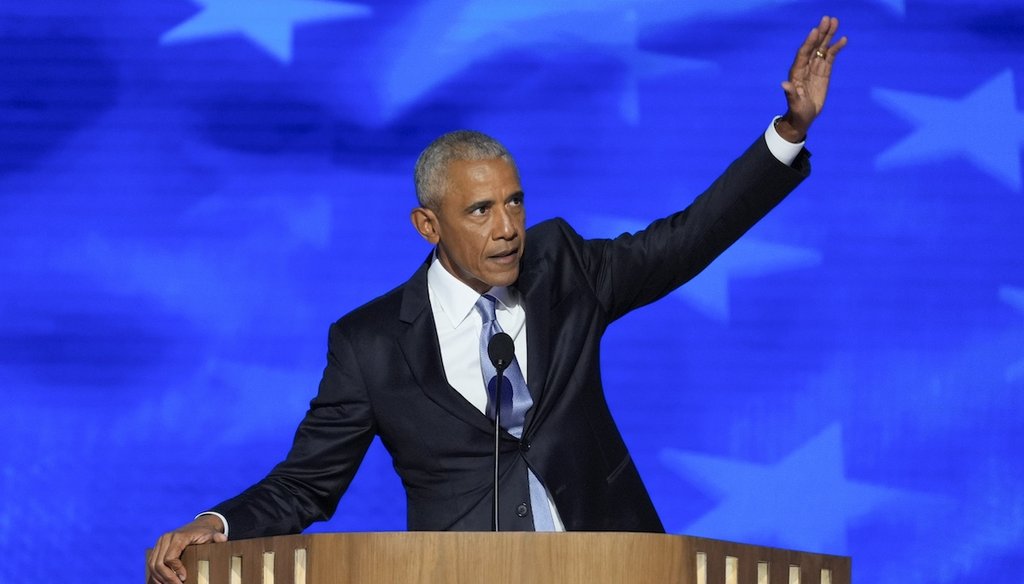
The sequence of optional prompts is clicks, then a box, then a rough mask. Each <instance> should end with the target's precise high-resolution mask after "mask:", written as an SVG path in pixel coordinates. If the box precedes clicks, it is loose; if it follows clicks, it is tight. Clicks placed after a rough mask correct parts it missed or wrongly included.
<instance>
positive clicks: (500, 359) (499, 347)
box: [487, 333, 516, 531]
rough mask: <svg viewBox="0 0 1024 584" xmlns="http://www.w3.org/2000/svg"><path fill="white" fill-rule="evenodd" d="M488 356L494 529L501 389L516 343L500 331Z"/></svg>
mask: <svg viewBox="0 0 1024 584" xmlns="http://www.w3.org/2000/svg"><path fill="white" fill-rule="evenodd" d="M487 356H488V357H489V358H490V360H491V365H494V370H495V372H496V373H497V375H495V376H494V531H500V529H499V528H498V453H499V451H500V447H499V443H500V440H501V390H502V388H503V387H504V386H505V376H504V374H505V370H506V369H508V366H509V365H511V364H512V360H513V359H515V358H516V345H515V343H514V342H512V337H510V336H508V334H507V333H498V334H496V335H494V336H493V337H491V340H490V341H489V342H488V343H487Z"/></svg>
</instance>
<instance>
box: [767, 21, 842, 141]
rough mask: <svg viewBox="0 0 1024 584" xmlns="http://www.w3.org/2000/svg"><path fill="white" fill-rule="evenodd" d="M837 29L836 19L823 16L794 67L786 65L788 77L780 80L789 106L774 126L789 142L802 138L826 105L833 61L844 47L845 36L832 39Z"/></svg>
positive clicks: (794, 60) (797, 54) (805, 43)
mask: <svg viewBox="0 0 1024 584" xmlns="http://www.w3.org/2000/svg"><path fill="white" fill-rule="evenodd" d="M838 29H839V19H837V18H834V17H829V16H823V17H822V18H821V22H820V23H818V26H816V27H814V28H813V29H811V32H810V33H808V35H807V39H806V40H805V41H804V44H802V45H801V46H800V48H799V49H798V50H797V52H796V58H795V59H793V66H792V67H790V68H789V79H788V80H786V81H783V82H782V89H783V91H785V92H786V103H787V105H788V107H789V109H788V111H786V114H785V115H784V116H783V117H782V119H780V120H779V121H778V123H777V124H776V126H775V128H776V130H778V132H779V135H781V136H782V137H783V138H785V139H786V140H789V141H790V142H800V141H802V140H803V139H804V138H805V137H806V136H807V131H808V130H809V129H810V127H811V124H812V123H813V122H814V120H815V118H817V117H818V114H820V113H821V109H822V108H823V107H825V96H826V95H828V83H829V79H830V78H831V76H832V63H833V62H835V59H836V55H838V54H839V51H841V50H842V49H843V47H845V46H846V37H842V38H840V39H839V40H838V41H836V42H835V43H833V42H832V38H833V37H834V36H835V34H836V30H838Z"/></svg>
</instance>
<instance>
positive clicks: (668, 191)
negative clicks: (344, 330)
mask: <svg viewBox="0 0 1024 584" xmlns="http://www.w3.org/2000/svg"><path fill="white" fill-rule="evenodd" d="M829 11H838V12H839V14H838V16H839V17H840V18H841V23H842V24H841V29H842V32H844V33H845V34H847V35H849V36H850V39H851V41H850V45H849V46H848V48H847V49H846V51H845V52H844V54H842V55H841V58H840V59H839V62H838V64H837V67H836V69H835V77H834V83H833V86H832V93H831V94H830V96H829V101H828V104H827V106H826V108H825V112H824V115H823V117H822V118H821V119H820V120H819V123H818V124H817V125H816V126H815V127H814V128H813V131H812V135H811V137H810V140H809V142H808V148H809V149H810V150H811V151H812V152H813V153H814V156H813V165H814V170H813V173H812V176H811V178H810V179H809V180H808V181H807V182H806V183H805V184H804V185H803V186H801V187H800V188H799V189H798V190H797V192H796V193H794V194H793V195H792V196H791V197H790V198H789V199H787V200H786V201H785V202H784V203H783V204H782V205H781V206H780V207H779V208H778V209H777V210H775V211H774V212H773V213H772V214H771V215H770V216H769V217H768V218H767V219H766V220H764V221H763V222H762V223H761V224H759V225H758V226H757V227H755V228H754V229H753V230H752V231H751V232H750V233H749V234H748V235H747V236H746V237H745V238H744V239H743V240H742V241H741V242H740V243H738V244H737V245H735V246H734V247H733V248H732V249H730V250H729V251H728V252H726V254H725V255H724V256H722V257H721V258H720V260H719V261H718V262H717V263H715V264H714V265H713V266H712V267H711V268H709V269H708V270H706V271H705V273H703V274H701V275H700V276H699V277H698V278H696V279H695V280H694V281H693V282H692V283H690V284H688V285H687V286H685V287H684V288H682V289H680V290H679V291H678V292H676V293H674V294H672V295H671V296H669V297H668V298H665V299H664V300H662V301H660V302H658V303H657V304H656V305H653V306H651V307H648V308H644V309H642V310H640V311H638V312H636V313H634V314H632V315H631V316H629V317H628V318H626V319H624V320H622V321H620V322H619V323H617V324H616V325H614V326H613V328H612V329H611V330H610V332H609V334H608V336H607V337H606V339H605V342H604V347H603V354H604V365H605V367H604V371H605V380H606V382H607V390H608V394H609V400H610V401H611V403H612V407H613V410H614V412H615V415H616V416H617V419H618V421H619V423H620V424H621V427H622V430H623V432H624V433H625V435H626V438H627V441H628V443H629V446H630V449H631V451H632V453H633V455H634V457H635V459H636V461H637V463H638V465H639V467H640V470H641V473H642V474H643V476H644V478H645V480H646V482H647V485H648V486H649V488H650V490H651V493H652V496H653V498H654V500H655V503H656V505H657V507H658V509H659V511H660V513H661V515H662V517H663V519H664V521H665V524H666V526H667V528H668V529H669V531H671V532H673V533H687V534H696V535H703V536H710V537H716V538H725V539H732V540H739V541H744V542H751V543H758V544H765V545H771V546H783V547H792V548H799V549H806V550H812V551H822V552H830V553H838V554H851V555H852V556H853V557H854V567H855V568H854V569H855V578H856V580H857V581H858V582H865V583H866V582H871V583H888V582H892V583H901V584H908V583H928V584H934V583H941V582H956V583H965V582H978V583H985V584H992V583H1001V582H1006V583H1014V584H1016V583H1019V582H1021V581H1022V580H1024V576H1021V575H1020V566H1021V565H1024V480H1022V479H1024V455H1022V445H1024V401H1022V400H1024V398H1022V391H1024V261H1022V258H1021V254H1022V251H1024V187H1022V180H1024V172H1022V169H1021V146H1022V143H1024V110H1022V106H1021V103H1022V98H1021V94H1022V87H1024V33H1022V31H1024V6H1022V5H1021V3H1020V2H1019V0H1001V1H986V2H979V1H978V0H953V1H945V2H938V1H937V0H860V1H856V2H843V3H840V4H836V3H833V2H822V1H798V0H708V1H695V0H671V1H668V0H665V1H639V0H617V1H611V0H609V1H598V0H587V1H566V2H557V1H552V0H519V1H514V2H484V1H478V0H464V1H454V2H452V1H444V0H423V1H416V2H398V1H394V0H390V1H379V2H370V1H367V2H339V1H333V0H111V1H107V2H85V1H81V0H43V1H40V0H4V2H3V3H2V4H0V35H2V39H0V386H2V388H3V394H2V395H3V397H2V404H3V405H2V418H0V419H2V422H0V470H2V472H0V552H2V553H0V556H2V557H3V561H2V562H0V582H4V583H7V582H12V583H16V582H43V581H58V580H59V581H63V582H99V581H102V582H118V583H120V582H125V583H128V582H140V581H141V580H142V577H143V554H144V550H145V549H146V547H148V546H149V545H151V544H152V542H153V541H154V540H155V538H156V537H157V536H158V535H159V534H160V533H162V532H163V531H164V530H167V529H169V528H172V527H175V526H177V525H179V524H181V523H183V522H186V521H188V520H190V519H191V517H192V516H193V515H194V514H195V513H196V512H198V511H201V510H203V509H204V508H206V507H207V506H209V505H211V504H213V503H216V502H218V501H220V500H222V499H224V498H227V497H229V496H231V495H234V494H236V493H237V492H239V491H240V490H241V489H243V488H244V487H246V486H248V485H249V484H251V483H252V482H254V481H256V480H258V479H259V478H260V477H262V476H263V474H264V473H266V472H267V471H268V470H269V469H270V467H271V466H272V465H273V464H274V463H275V462H276V461H277V460H278V459H279V458H280V457H282V456H283V455H284V454H285V452H286V450H287V448H288V445H289V443H290V439H291V435H292V432H293V430H294V427H295V425H296V424H297V422H298V421H299V419H300V418H301V417H302V415H303V412H304V411H305V407H306V404H307V402H308V400H309V399H310V398H311V397H312V396H313V395H314V393H315V391H316V387H317V381H318V379H319V375H320V372H321V369H322V367H323V365H324V355H325V351H326V336H327V327H328V325H329V324H330V323H331V322H332V321H333V320H335V319H336V318H337V317H339V316H341V315H342V314H344V313H345V312H347V311H349V310H351V309H353V308H355V307H357V306H359V305H360V304H362V303H364V302H366V301H368V300H370V299H372V298H373V297H375V296H376V295H378V294H381V293H383V292H384V291H386V290H388V289H390V288H391V287H393V286H395V285H397V284H398V283H399V282H401V281H403V280H404V279H405V278H407V277H408V276H409V275H410V274H411V273H412V272H413V271H414V269H415V268H416V266H417V265H418V264H419V262H420V261H421V260H422V259H423V258H424V257H425V256H426V254H427V253H428V251H429V250H428V247H427V245H426V244H425V243H424V242H423V241H421V240H420V239H419V238H418V236H416V235H415V234H414V232H413V229H412V228H411V226H410V224H409V222H408V212H409V210H410V209H411V208H412V207H413V205H414V194H413V188H412V178H411V174H412V165H413V162H414V160H415V158H416V156H417V154H418V153H419V151H420V150H421V149H422V148H423V147H424V146H425V145H426V144H427V143H428V142H429V141H430V140H431V139H432V138H433V137H435V136H436V135H438V134H440V133H442V132H445V131H448V130H452V129H456V128H463V127H468V128H476V129H480V130H482V131H485V132H488V133H490V134H493V135H494V136H496V137H498V138H499V139H501V140H502V141H504V142H505V143H506V144H507V145H508V146H509V147H510V149H511V150H512V151H513V152H514V153H516V154H517V156H518V161H519V164H520V168H521V171H522V179H523V184H524V187H525V191H526V193H527V201H528V205H527V208H528V210H529V223H535V222H538V221H540V220H542V219H546V218H550V217H553V216H561V217H565V218H566V219H568V220H569V221H570V222H571V223H572V224H574V225H575V226H576V227H577V228H578V229H579V230H580V231H581V232H583V233H584V234H586V235H588V236H593V237H604V236H614V235H617V234H619V233H621V232H623V231H632V230H636V229H639V228H641V227H642V226H644V225H645V224H646V223H647V222H648V221H650V220H651V219H654V218H657V217H659V216H662V215H664V214H667V213H669V212H671V211H673V210H676V209H679V208H681V207H684V206H686V205H687V204H688V203H689V202H690V201H691V200H692V199H693V197H694V196H696V195H697V194H698V193H699V192H700V191H701V190H702V189H703V187H704V186H706V185H707V184H708V183H709V182H710V181H711V180H712V179H713V178H714V177H715V176H716V175H717V174H718V172H719V171H720V170H721V169H722V168H723V167H724V166H725V165H726V164H727V163H728V162H729V161H730V160H731V159H732V158H734V157H735V156H737V155H738V154H739V153H740V152H741V151H742V150H743V149H744V148H745V147H746V146H747V145H748V144H749V143H750V142H751V141H753V140H754V139H756V138H757V137H758V136H759V134H761V133H762V132H763V130H764V129H765V128H766V127H767V125H768V123H769V121H770V119H771V117H772V116H773V115H774V114H776V113H781V111H782V108H783V107H784V99H783V95H782V91H781V89H780V88H779V83H780V82H781V81H782V80H783V79H784V78H785V75H786V72H787V69H788V67H789V64H790V61H791V59H792V55H793V53H794V51H795V49H796V47H797V46H798V45H799V44H800V42H801V41H802V39H803V38H804V36H805V35H806V34H807V31H808V30H809V29H810V27H811V26H812V25H813V24H814V23H816V22H817V20H818V19H819V18H820V16H821V15H822V14H823V13H826V12H829ZM426 438H427V439H429V437H426ZM404 526H405V504H404V498H403V493H402V489H401V485H400V483H399V481H398V479H397V478H396V477H395V475H394V473H393V471H392V469H391V464H390V461H389V460H388V459H387V456H386V454H385V453H384V451H383V449H382V448H380V446H379V445H378V444H375V445H374V447H373V450H372V451H371V454H370V456H369V457H368V459H367V461H366V463H365V464H364V466H363V468H362V469H361V470H360V472H359V474H358V476H357V477H356V480H355V482H354V484H353V486H352V488H351V490H350V492H349V493H348V494H347V495H346V496H345V497H344V499H343V501H342V503H341V506H340V508H339V509H338V512H337V515H336V516H335V517H334V519H333V520H332V521H330V522H328V523H326V524H322V525H318V526H316V527H315V528H314V529H316V530H330V531H345V530H358V531H364V530H367V531H368V530H401V529H404Z"/></svg>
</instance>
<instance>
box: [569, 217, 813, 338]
mask: <svg viewBox="0 0 1024 584" xmlns="http://www.w3.org/2000/svg"><path fill="white" fill-rule="evenodd" d="M587 226H588V227H589V230H590V231H592V232H594V233H602V234H605V235H607V234H618V233H635V232H637V231H639V230H641V229H643V228H644V227H646V225H644V224H642V223H640V222H639V221H633V220H629V219H617V218H607V217H594V218H592V219H591V220H590V221H589V222H588V223H587ZM820 264H821V253H819V252H818V251H817V250H814V249H810V248H806V247H798V246H794V245H787V244H782V243H772V242H768V241H764V240H760V239H756V238H753V237H744V238H742V239H740V240H739V241H737V242H736V243H734V244H732V246H731V247H729V249H727V250H726V251H725V253H723V254H722V255H721V256H719V257H718V259H716V260H715V261H713V262H711V265H710V266H708V267H707V268H705V269H704V271H703V272H701V273H700V274H699V275H698V276H697V277H696V278H694V279H692V280H690V281H689V282H687V283H686V284H684V285H683V287H682V288H679V289H678V290H676V291H675V292H673V293H672V297H673V298H678V299H680V300H682V301H683V302H685V303H687V304H688V305H690V307H691V308H693V309H694V310H696V311H698V312H700V313H701V314H703V315H704V316H706V317H708V318H710V319H713V320H716V321H718V322H721V323H727V322H729V315H730V311H729V283H730V282H731V281H733V280H737V279H743V278H756V277H759V276H767V275H769V274H776V273H779V272H786V271H789V270H798V269H803V268H811V267H814V266H817V265H820Z"/></svg>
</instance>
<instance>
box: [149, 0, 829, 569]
mask: <svg viewBox="0 0 1024 584" xmlns="http://www.w3.org/2000/svg"><path fill="white" fill-rule="evenodd" d="M837 27H838V21H836V19H833V18H828V17H826V18H823V19H822V21H821V23H820V24H819V25H818V26H817V27H816V28H815V29H813V30H812V31H811V33H810V34H809V35H808V37H807V39H806V40H805V42H804V44H803V45H802V46H801V48H800V49H799V50H798V52H797V57H796V59H795V61H794V64H793V67H792V68H791V70H790V75H789V79H788V81H786V82H784V83H783V88H784V90H785V92H786V96H787V103H788V111H787V113H786V114H785V115H784V116H781V117H779V118H776V120H774V121H773V124H772V126H770V127H769V128H768V130H767V131H766V132H765V135H764V136H763V137H759V138H758V139H757V140H756V141H755V142H754V144H753V145H752V146H751V147H750V148H749V149H748V150H747V151H746V152H745V153H744V154H743V155H742V156H741V157H740V158H738V159H737V160H736V161H735V162H733V163H732V164H731V165H730V166H729V168H728V169H727V170H726V171H725V173H723V175H722V176H721V177H719V178H718V179H717V180H716V181H715V182H714V184H712V185H711V187H710V188H709V189H708V190H707V191H705V192H704V193H703V194H702V195H701V196H700V197H698V198H697V199H696V200H695V201H694V203H693V204H691V205H690V206H689V207H688V208H687V209H686V210H684V211H681V212H679V213H676V214H674V215H671V216H669V217H667V218H665V219H661V220H658V221H655V222H654V223H652V224H651V225H650V226H649V227H648V228H647V229H645V230H643V231H641V232H639V233H637V234H634V235H623V236H620V237H618V238H616V239H614V240H584V239H583V238H581V237H580V236H579V235H578V234H577V233H576V232H575V231H573V230H572V228H571V227H570V226H569V225H568V224H567V223H565V222H564V221H562V220H557V219H556V220H550V221H545V222H542V223H540V224H538V225H536V226H534V227H532V228H531V229H529V230H527V229H526V227H525V225H526V218H525V206H524V195H523V192H522V188H521V186H520V183H519V175H518V171H517V169H516V167H515V164H514V161H513V160H512V157H511V155H510V154H509V153H508V152H507V150H505V148H504V147H503V146H502V145H501V144H500V143H498V142H497V141H495V140H494V139H492V138H490V137H488V136H485V135H483V134H480V133H477V132H466V131H462V132H454V133H451V134H446V135H444V136H442V137H440V138H438V139H437V140H435V141H434V143H432V144H431V145H430V146H429V147H428V148H427V149H426V150H425V151H424V153H423V154H422V155H421V156H420V159H419V161H418V162H417V165H416V188H417V196H418V198H419V206H418V207H417V208H416V209H414V210H413V211H412V214H411V219H412V223H413V226H414V227H415V229H416V230H417V232H419V233H420V235H421V236H422V237H423V238H424V239H425V240H427V241H428V242H429V243H431V244H432V245H433V246H434V250H433V252H432V253H431V254H430V256H429V257H428V258H427V260H426V261H425V262H424V263H423V265H421V266H420V268H419V269H418V270H417V271H416V273H415V274H414V275H413V276H412V278H410V279H409V280H408V281H407V282H405V283H404V284H402V285H401V286H399V287H398V288H395V289H394V290H392V291H390V292H388V293H387V294H385V295H383V296H381V297H379V298H377V299H375V300H373V301H371V302H370V303H368V304H366V305H364V306H362V307H360V308H358V309H356V310H354V311H353V312H351V313H349V314H348V315H346V316H344V317H343V318H341V319H340V320H339V321H337V322H336V323H335V324H334V325H333V326H332V327H331V332H330V339H329V350H328V363H327V366H326V368H325V370H324V375H323V379H322V381H321V383H320V387H319V392H318V394H317V396H316V398H314V399H313V401H312V402H311V403H310V408H309V411H308V412H307V414H306V416H305V418H304V420H303V421H302V423H301V424H300V426H299V428H298V430H297V432H296V435H295V440H294V443H293V446H292V449H291V451H290V452H289V454H288V456H287V458H286V459H285V460H284V461H283V462H282V463H280V464H279V465H277V466H276V467H275V468H274V469H273V470H272V471H271V473H270V474H269V475H268V476H267V477H266V478H264V479H263V480H262V481H260V482H259V483H257V484H256V485H254V486H253V487H251V488H249V489H248V490H246V491H245V492H244V493H242V494H240V495H238V496H237V497H234V498H232V499H230V500H228V501H225V502H224V503H221V504H220V505H218V506H216V507H215V508H214V509H212V510H211V511H209V512H207V513H203V514H201V515H200V516H198V517H197V518H196V519H195V520H194V521H193V522H191V523H189V524H187V525H185V526H183V527H182V528H180V529H178V530H175V531H173V532H170V533H168V534H165V535H164V536H162V537H161V538H160V539H159V540H158V541H157V544H156V546H155V548H154V553H153V554H152V556H151V559H150V566H149V567H150V573H151V578H152V579H153V581H156V582H162V583H164V584H169V583H171V582H175V581H176V580H177V579H179V578H183V575H184V568H183V567H182V565H181V563H180V561H179V560H178V557H179V556H180V554H181V551H182V550H183V549H184V547H185V546H186V545H188V544H191V543H202V542H207V541H224V540H226V539H227V537H228V535H230V536H231V537H233V538H246V537H258V536H266V535H275V534H284V533H297V532H299V531H301V530H302V529H304V528H305V527H307V526H308V525H309V524H310V523H312V522H313V521H317V520H323V519H326V518H328V517H330V516H331V515H332V514H333V512H334V510H335V508H336V506H337V504H338V501H339V499H340V497H341V495H342V493H343V492H344V491H345V489H346V488H347V487H348V484H349V482H350V481H351V479H352V477H353V475H354V474H355V471H356V469H357V468H358V466H359V463H360V462H361V460H362V457H363V455H364V454H365V452H366V449H367V448H368V447H369V445H370V443H371V441H372V440H373V438H374V437H380V438H381V441H382V442H383V444H384V446H385V447H386V448H387V450H388V451H389V452H390V454H391V456H392V458H393V461H394V466H395V469H396V471H397V472H398V474H399V475H400V477H401V479H402V482H403V485H404V487H405V490H406V495H407V507H408V525H409V528H410V529H415V530H490V529H493V528H494V527H495V526H494V521H495V519H494V509H493V508H492V501H493V499H492V495H493V472H494V471H493V466H492V464H493V457H492V452H493V447H494V442H493V432H494V424H493V421H492V420H491V419H489V418H488V416H487V415H486V413H487V411H488V408H491V409H494V408H495V407H496V406H494V405H493V404H491V405H490V406H489V405H488V400H489V398H488V394H487V390H486V381H487V380H488V379H489V378H490V375H491V373H489V372H488V370H487V367H488V364H487V361H488V358H487V356H486V352H485V351H484V347H485V345H486V344H487V339H488V338H491V336H492V334H493V332H494V331H495V330H502V331H504V332H506V333H508V334H509V335H510V336H511V338H512V339H513V343H514V346H515V349H516V350H515V355H516V359H515V361H514V363H513V365H511V366H510V367H509V369H508V372H509V373H508V376H509V378H510V379H511V380H512V381H511V383H510V385H509V388H508V390H507V392H506V393H507V394H509V396H510V397H511V398H512V400H514V401H517V402H518V404H519V405H509V406H508V407H509V410H508V413H509V414H510V415H506V410H505V408H504V406H502V408H501V411H502V421H503V424H502V426H503V428H505V430H504V431H502V432H501V440H500V449H501V457H500V459H499V461H500V465H501V466H500V472H499V475H500V479H499V488H498V490H499V495H500V497H499V500H500V503H499V505H498V508H497V515H498V522H499V524H500V527H501V529H503V530H535V529H536V530H541V529H543V530H605V531H652V532H660V531H663V527H662V524H661V521H660V519H659V518H658V515H657V512H656V511H655V509H654V506H653V505H652V503H651V500H650V497H649V496H648V494H647V491H646V489H645V487H644V485H643V482H642V481H641V479H640V476H639V474H638V472H637V469H636V467H635V466H634V464H633V462H632V460H631V458H630V456H629V452H628V450H627V449H626V445H625V443H624V441H623V439H622V437H621V435H620V433H619V431H618V429H617V427H616V425H615V422H614V421H613V419H612V416H611V413H610V412H609V410H608V406H607V404H606V402H605V398H604V394H603V390H602V386H601V375H600V368H599V366H600V363H599V348H600V341H601V336H602V334H603V333H604V330H605V329H606V327H607V326H608V325H609V324H610V323H611V322H613V321H614V320H615V319H617V318H619V317H621V316H623V315H624V314H626V313H628V312H629V311H631V310H633V309H635V308H637V307H640V306H643V305H645V304H648V303H650V302H653V301H654V300H657V299H658V298H661V297H662V296H664V295H665V294H668V293H669V292H670V291H672V290H674V289H675V288H676V287H678V286H680V285H681V284H683V283H684V282H685V281H687V280H689V279H690V278H692V277H693V276H695V275H696V274H698V273H699V272H700V271H701V270H702V269H703V268H704V267H706V266H707V264H708V263H710V262H711V261H712V260H713V259H714V258H715V257H717V256H718V255H719V254H720V253H721V252H722V251H724V250H725V249H726V248H727V247H728V246H729V245H731V244H732V243H733V242H734V241H735V240H736V239H737V238H739V237H740V236H741V235H742V234H743V233H744V232H746V231H747V230H748V229H749V228H750V227H751V226H753V225H754V223H756V222H757V221H758V220H759V219H760V218H761V217H763V216H764V215H765V214H766V213H767V212H768V211H769V210H771V209H772V208H773V207H774V206H775V205H776V204H777V203H778V202H779V201H781V200H782V199H783V198H784V197H785V196H786V195H787V194H788V193H789V192H790V191H791V190H792V189H793V188H795V187H796V186H797V185H798V184H799V183H800V182H801V181H802V180H803V178H805V177H806V176H807V174H808V173H809V164H808V157H809V155H808V154H807V152H806V151H804V150H803V147H802V145H803V140H804V137H805V136H806V133H807V130H808V128H809V127H810V125H811V123H812V122H813V121H814V119H815V118H816V117H817V115H818V114H819V113H820V111H821V108H822V106H823V105H824V100H825V95H826V93H827V88H828V81H829V76H830V73H831V64H832V61H833V60H834V58H835V56H836V54H837V53H838V52H839V50H840V49H841V48H842V47H843V46H844V45H845V38H843V39H840V40H839V41H838V42H836V43H835V44H832V42H831V41H832V37H833V35H834V34H835V32H836V29H837ZM527 242H529V245H527ZM488 327H497V328H488ZM481 373H483V374H481ZM517 376H518V377H517ZM517 379H518V381H517Z"/></svg>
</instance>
